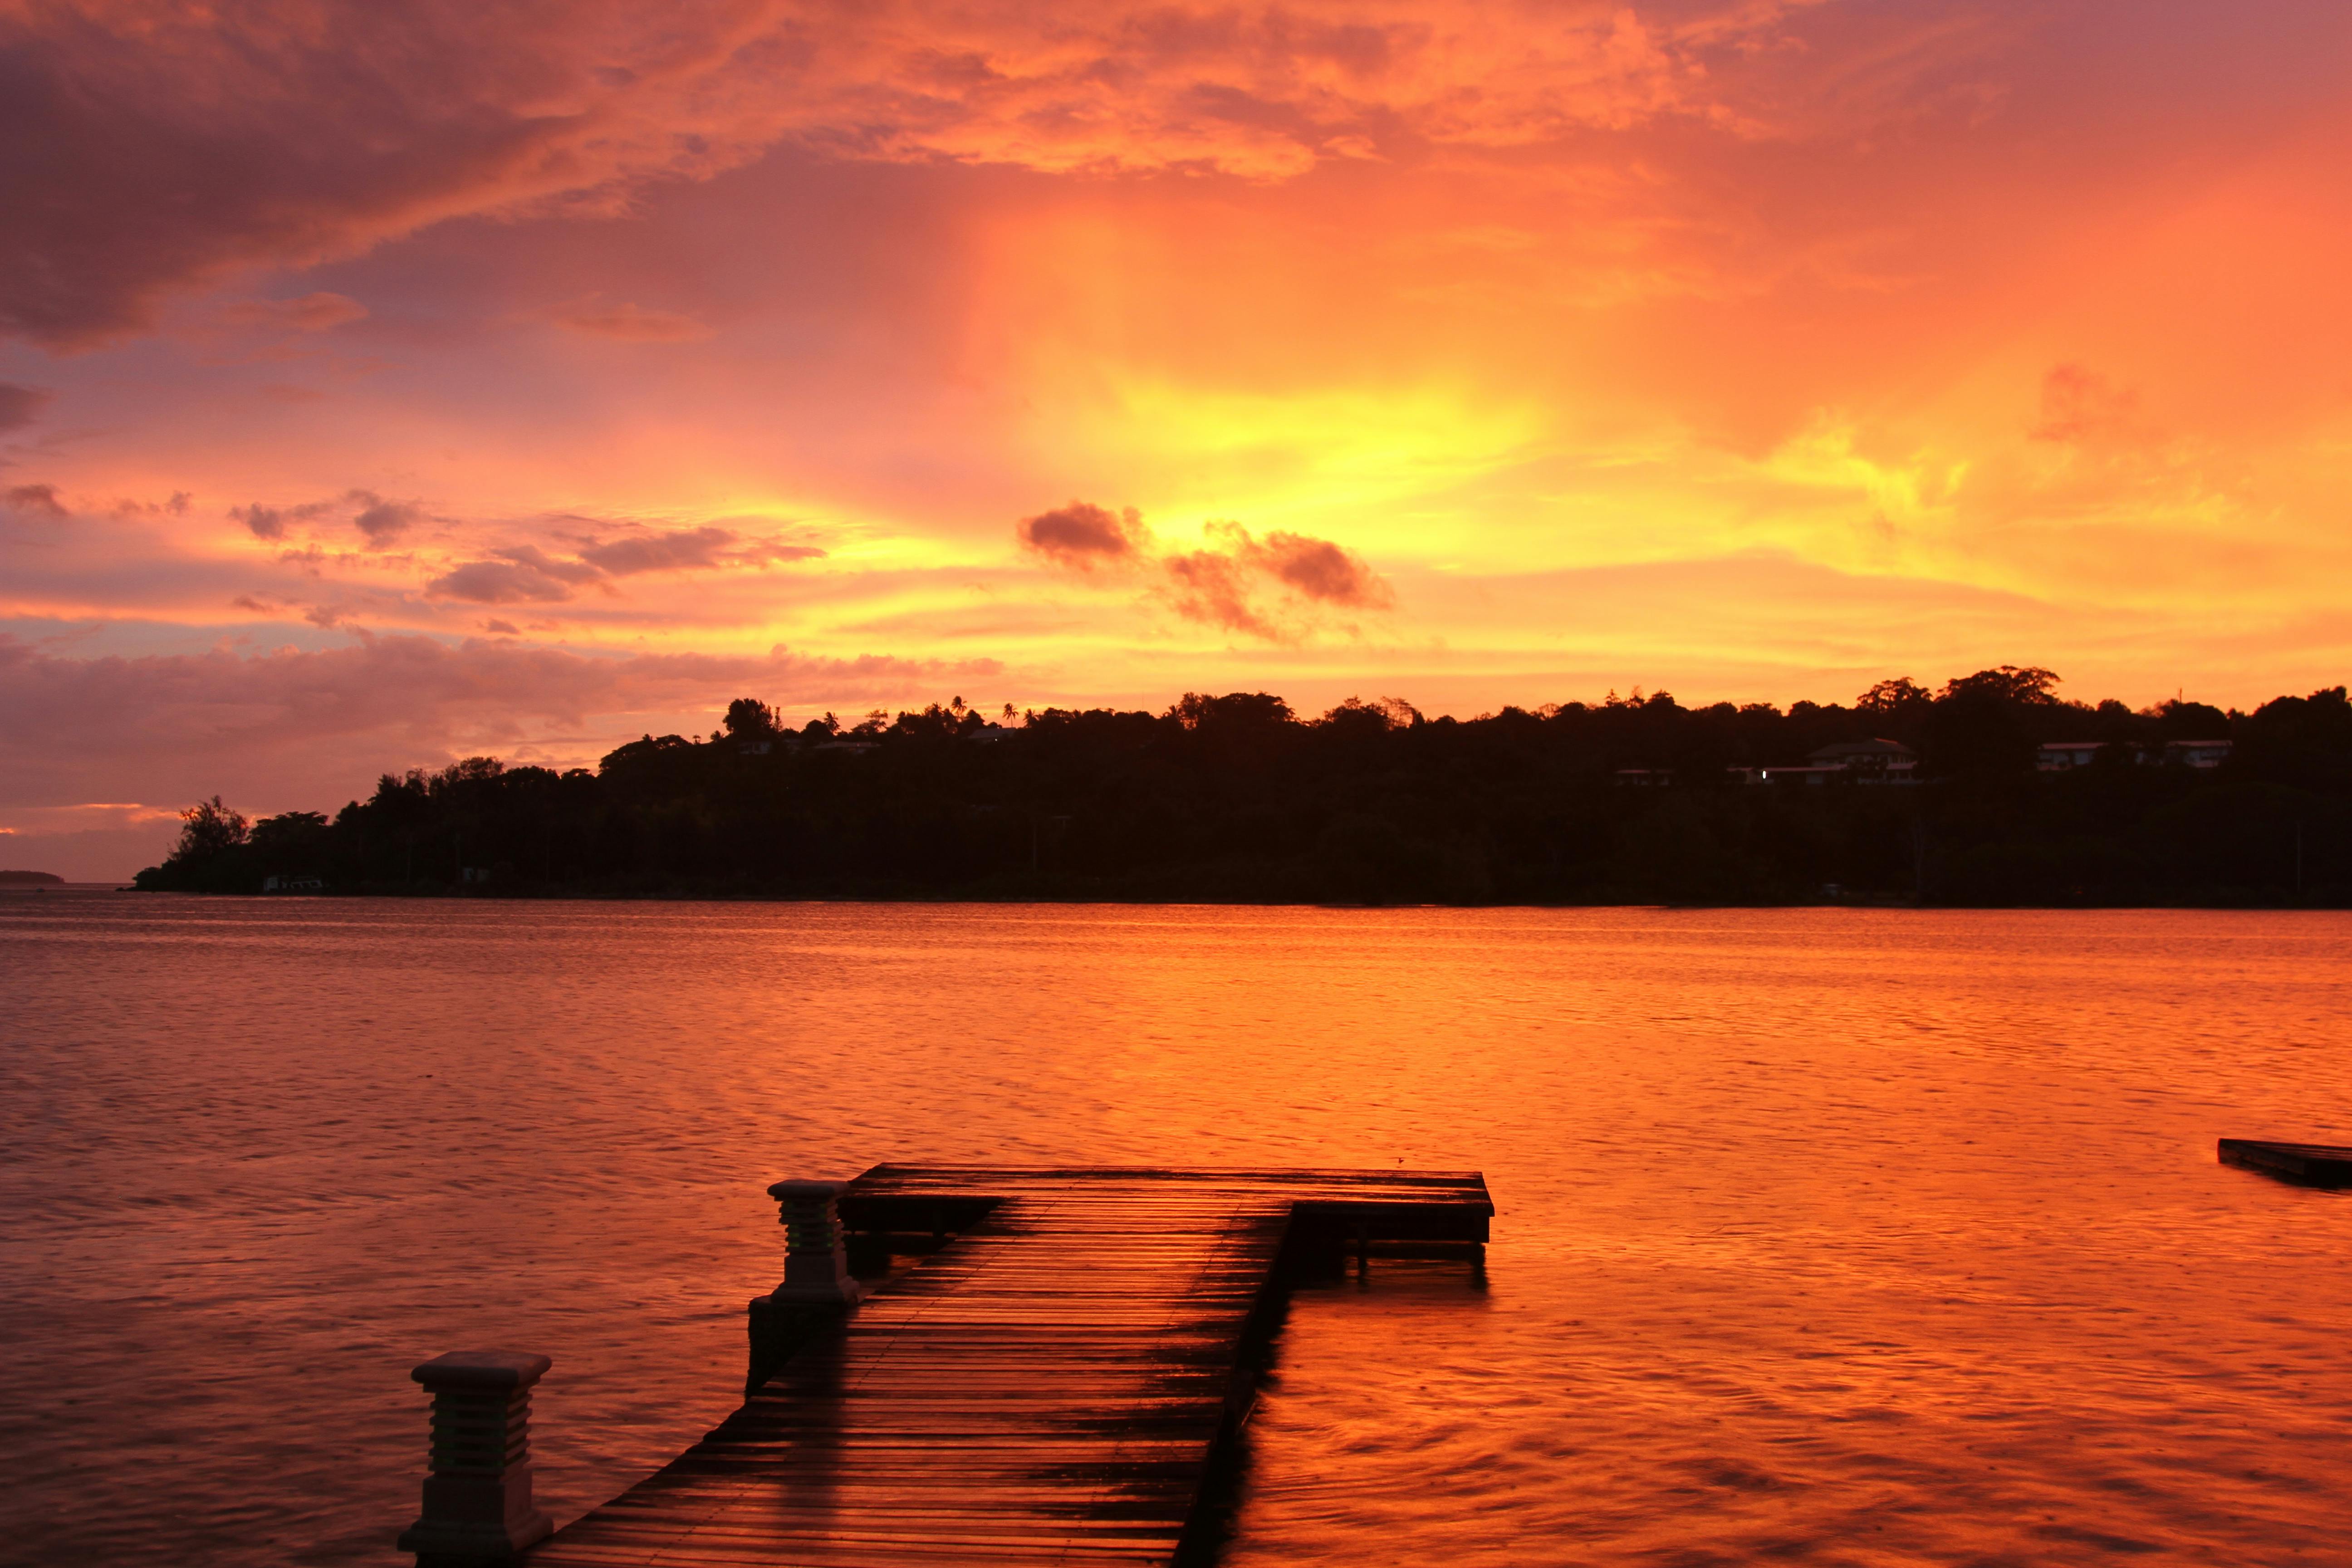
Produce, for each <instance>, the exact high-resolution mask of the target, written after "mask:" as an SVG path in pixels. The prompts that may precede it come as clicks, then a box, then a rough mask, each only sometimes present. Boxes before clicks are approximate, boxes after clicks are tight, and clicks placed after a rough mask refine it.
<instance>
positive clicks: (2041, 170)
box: [0, 0, 2352, 859]
mask: <svg viewBox="0 0 2352 1568" xmlns="http://www.w3.org/2000/svg"><path fill="white" fill-rule="evenodd" d="M0 61H5V67H0V69H4V70H5V78H0V105H5V107H0V137H5V141H6V144H7V145H8V146H9V147H10V148H11V149H12V152H11V154H10V156H9V157H7V158H6V159H5V160H0V213H5V215H7V216H5V221H0V333H4V334H5V337H0V729H5V738H0V747H5V748H6V749H7V750H6V752H5V754H6V755H7V757H8V758H9V766H8V767H7V768H6V769H5V773H6V775H7V778H8V780H9V783H8V784H7V785H6V796H7V797H6V798H5V799H0V826H5V827H12V828H13V829H14V830H15V832H16V834H17V835H19V836H20V842H24V843H28V842H30V839H31V838H32V837H40V836H43V835H55V834H75V833H86V832H89V831H95V830H98V829H100V828H102V829H104V830H105V831H110V832H131V831H132V830H133V829H134V828H135V827H136V826H137V824H138V823H140V822H145V821H152V820H155V818H154V816H153V814H154V813H156V812H159V811H162V810H164V809H165V808H166V807H167V806H169V805H176V804H180V803H183V802H184V800H185V799H186V798H189V797H191V796H193V795H197V794H200V793H201V794H209V793H211V792H212V791H213V790H215V789H226V790H229V791H231V792H232V793H241V795H242V798H243V800H244V803H245V804H247V805H248V806H249V807H251V808H254V809H259V810H276V809H283V808H287V807H290V806H294V805H322V804H323V805H332V804H335V803H338V802H340V800H341V799H342V798H344V797H345V796H347V795H351V794H353V793H361V792H363V791H364V789H365V787H366V785H367V784H368V783H369V782H370V781H371V780H372V779H373V775H374V773H376V772H378V771H381V770H383V769H384V768H391V767H402V766H407V765H412V764H418V763H425V764H431V763H439V762H443V761H446V760H447V759H448V758H450V757H452V756H455V755H461V754H465V753H467V752H474V751H482V750H491V751H497V752H501V753H503V754H505V755H507V756H508V757H509V758H513V759H526V760H534V761H545V762H551V763H574V762H580V761H589V760H593V757H594V756H595V755H596V754H598V753H599V752H602V751H603V750H604V749H605V748H606V747H608V746H609V745H610V744H611V743H613V742H614V741H615V740H617V739H621V738H625V737H629V736H634V735H635V734H636V733H638V732H639V731H644V730H654V731H661V730H665V729H678V728H685V727H700V728H708V727H709V722H710V720H709V714H710V713H711V712H712V711H714V710H716V709H717V708H718V707H719V706H723V704H724V702H725V700H727V699H728V698H730V697H731V696H736V695H743V694H751V695H758V696H761V697H765V698H767V699H769V700H773V701H775V702H776V703H778V705H779V706H781V707H782V708H783V709H784V710H786V711H787V713H789V714H791V715H793V716H794V717H801V716H805V715H806V714H809V713H814V712H817V711H822V710H826V709H832V710H839V711H842V712H845V713H848V712H857V711H863V710H866V709H867V708H870V707H873V706H877V705H884V704H889V705H901V704H908V703H919V702H920V701H923V700H940V699H944V698H946V697H947V696H949V695H950V694H955V695H961V696H964V697H966V698H968V699H970V700H974V701H977V702H981V703H984V704H985V705H987V706H989V707H994V706H995V705H996V704H998V703H1000V702H1003V701H1006V700H1010V701H1013V702H1015V703H1018V704H1024V705H1030V704H1045V703H1058V704H1065V705H1066V704H1073V703H1087V704H1091V703H1097V702H1111V703H1119V704H1122V705H1149V706H1151V707H1155V708H1157V707H1161V706H1164V705H1165V704H1166V702H1167V701H1168V700H1170V699H1171V698H1172V697H1173V696H1174V695H1175V694H1177V693H1178V692H1180V691H1181V690H1184V689H1216V690H1223V689H1235V688H1246V689H1269V690H1274V691H1278V692H1281V693H1283V694H1285V695H1286V696H1288V697H1290V698H1291V699H1292V700H1293V701H1294V702H1295V703H1297V705H1298V706H1300V707H1302V708H1307V709H1313V708H1318V707H1320V706H1324V705H1328V703H1329V702H1331V701H1334V700H1338V699H1339V698H1341V697H1344V696H1347V695H1349V694H1351V693H1360V694H1362V695H1364V696H1366V697H1371V696H1374V695H1377V694H1384V693H1392V694H1395V695H1399V696H1402V697H1406V698H1409V699H1410V700H1413V701H1414V702H1416V703H1418V704H1419V705H1421V706H1422V707H1423V708H1424V709H1426V710H1431V711H1441V710H1453V711H1458V712H1465V713H1467V712H1475V711H1478V710H1483V709H1491V708H1494V707H1496V706H1499V705H1501V704H1503V703H1506V702H1517V703H1521V704H1524V705H1530V706H1531V705H1534V704H1537V703H1540V702H1543V701H1547V700H1567V699H1570V698H1584V699H1591V698H1595V697H1598V696H1599V695H1600V694H1601V692H1603V691H1604V690H1606V689H1611V688H1615V689H1627V688H1630V687H1631V686H1633V685H1635V684H1637V683H1638V684H1641V685H1643V686H1645V687H1648V688H1651V689H1656V688H1659V687H1666V688H1669V689H1672V690H1674V691H1675V693H1676V694H1677V695H1678V696H1680V697H1682V698H1683V699H1684V700H1685V701H1693V700H1717V699H1720V698H1730V699H1734V700H1770V701H1775V702H1783V703H1785V702H1787V701H1790V700H1794V699H1798V698H1810V699H1812V700H1823V701H1829V700H1847V699H1850V698H1851V697H1852V696H1853V693H1855V692H1857V691H1859V690H1861V689H1863V688H1864V687H1866V686H1867V685H1869V684H1870V683H1871V682H1872V681H1874V680H1876V679H1880V678H1882V677H1885V676H1889V675H1896V674H1910V675H1914V676H1916V677H1918V678H1919V679H1923V680H1928V681H1931V682H1932V681H1934V680H1937V679H1942V678H1944V677H1946V676H1948V675H1951V674H1955V673H1960V672H1964V671H1965V670H1968V669H1972V668H1979V667H1981V666H1984V665H1988V664H1993V663H1999V662H2004V661H2006V662H2017V663H2032V664H2039V665H2045V666H2049V667H2052V668H2057V669H2058V670H2060V671H2061V673H2062V674H2063V675H2064V676H2065V677H2066V678H2067V681H2068V687H2067V689H2068V691H2069V692H2071V693H2073V694H2074V695H2081V696H2090V697H2098V696H2109V695H2113V696H2120V697H2123V698H2125V699H2126V700H2131V701H2134V702H2146V701H2149V700H2154V699H2156V698H2158V697H2159V696H2164V695H2169V694H2171V693H2172V692H2173V691H2174V690H2175V689H2176V688H2179V689H2186V690H2187V691H2188V693H2189V695H2190V696H2193V697H2198V698H2201V699H2203V700H2209V701H2215V702H2221V703H2248V702H2253V701H2258V700H2263V699H2264V698H2267V697H2269V696H2272V695H2274V694H2276V693H2278V692H2281V691H2290V690H2293V691H2301V690H2305V689H2310V688H2313V687H2315V686H2318V685H2322V684H2334V683H2336V681H2338V680H2341V679H2343V677H2344V666H2345V663H2346V659H2345V653H2346V645H2347V626H2352V619H2347V603H2346V590H2345V587H2344V584H2345V583H2346V582H2347V571H2346V567H2347V562H2346V560H2345V555H2346V542H2345V541H2346V533H2347V530H2346V526H2345V522H2344V507H2345V495H2346V492H2347V487H2346V483H2345V480H2346V476H2347V461H2352V368H2347V367H2352V354H2347V346H2352V345H2347V326H2352V306H2347V296H2346V290H2345V289H2344V287H2343V282H2342V280H2343V278H2344V277H2345V276H2346V270H2347V268H2346V265H2345V264H2346V262H2347V254H2346V252H2347V243H2346V240H2347V225H2352V212H2347V205H2352V194H2347V193H2348V192H2352V182H2347V181H2346V180H2345V178H2344V176H2343V171H2344V169H2345V167H2346V163H2347V153H2352V142H2347V130H2352V102H2347V91H2346V89H2345V86H2344V84H2345V82H2346V81H2347V79H2352V78H2347V66H2352V13H2347V11H2346V9H2345V8H2344V7H2342V6H2341V5H2321V4H2305V3H2299V0H2288V3H2284V4H2280V5H2265V6H2263V7H2259V8H2251V9H2248V8H2230V7H2217V6H2212V5H2190V4H2186V3H2179V4H2173V3H2164V0H2158V3H2155V4H2145V3H2143V4H2134V5H2123V4H2083V3H2068V0H2060V3H2058V4H2036V5H2024V4H2021V3H2015V0H2002V3H1984V4H1962V3H1947V0H1925V3H1923V4H1919V5H1872V4H1861V3H1859V0H1820V3H1814V4H1800V3H1793V0H1791V3H1778V0H1682V3H1676V4H1666V5H1647V6H1645V5H1631V6H1627V5H1575V4H1548V5H1533V4H1529V5H1496V6H1480V7H1465V6H1452V5H1433V4H1427V3H1425V0H1411V3H1408V0H1389V3H1366V4H1357V5H1338V4H1307V5H1284V6H1265V7H1230V6H1224V5H1217V6H1201V7H1194V8H1187V7H1185V6H1182V5H1173V6H1170V5H1158V6H1141V5H1129V6H1119V5H1071V6H1056V7H1035V6H1021V5H990V4H985V3H983V4H980V5H955V6H948V5H928V4H891V3H887V0H886V3H884V4H879V5H867V6H860V7H855V8H844V7H835V6H831V5H819V4H802V3H768V0H726V3H723V4H722V3H719V0H710V3H708V4H687V5H678V6H667V7H661V8H658V10H657V11H649V10H646V8H644V7H641V6H634V5H621V4H618V3H614V4H609V5H596V4H584V5H572V4H554V3H548V4H538V5H528V4H527V5H520V6H509V7H496V8H488V9H486V8H482V7H478V6H472V5H456V4H454V3H450V4H443V3H441V0H419V3H417V4H414V5H404V6H399V7H381V6H367V5H357V4H337V3H331V0H316V3H308V4H303V3H292V0H289V3H278V4H264V3H257V4H230V5H222V6H217V7H213V8H209V9H205V10H202V11H194V10H189V9H187V8H184V7H163V6H149V5H142V4H137V3H130V0H126V3H119V4H109V3H99V0H89V3H86V4H82V5H28V4H19V3H14V0H0ZM1074 508H1079V509H1092V510H1084V511H1077V510H1071V509H1074ZM1130 509H1131V510H1132V512H1133V514H1134V516H1133V521H1132V522H1131V524H1130V523H1129V522H1125V521H1120V520H1122V519H1124V518H1125V517H1126V514H1127V513H1128V512H1129V510H1130ZM1065 513H1066V514H1067V515H1068V516H1071V517H1077V518H1092V517H1097V516H1099V517H1100V518H1103V519H1108V520H1110V525H1109V526H1110V528H1111V531H1110V532H1109V533H1108V534H1105V535H1103V536H1102V537H1103V538H1105V539H1108V540H1111V541H1114V542H1116V545H1117V547H1116V548H1102V549H1095V548H1082V547H1080V544H1073V543H1070V542H1069V541H1070V540H1071V539H1076V538H1077V537H1078V536H1077V535H1068V536H1067V537H1066V538H1064V543H1063V545H1062V546H1060V547H1055V548H1045V547H1041V546H1040V545H1039V544H1038V543H1037V542H1035V540H1034V539H1033V538H1032V537H1031V535H1032V533H1034V530H1031V529H1027V528H1025V527H1024V520H1035V519H1040V518H1044V517H1045V516H1047V515H1048V514H1054V515H1057V516H1058V515H1063V514H1065ZM1048 532H1050V530H1048ZM1041 537H1042V536H1041ZM1057 537H1060V536H1057ZM1089 537H1091V536H1089ZM1081 543H1083V541H1081ZM141 803H148V804H143V805H142V804H141ZM142 812H144V813H147V814H149V815H148V816H144V817H142V816H139V815H138V814H140V813H142ZM139 831H141V832H146V833H147V834H148V837H152V831H150V830H148V829H143V828H142V829H139ZM93 842H95V841H93ZM141 842H142V843H144V842H145V839H143V838H142V840H141ZM7 843H8V840H7V839H5V838H0V859H7V858H22V857H21V856H18V855H16V852H14V851H11V850H8V849H6V848H5V845H6V844H7Z"/></svg>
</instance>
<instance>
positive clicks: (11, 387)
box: [0, 381, 49, 433]
mask: <svg viewBox="0 0 2352 1568" xmlns="http://www.w3.org/2000/svg"><path fill="white" fill-rule="evenodd" d="M48 401H49V394H47V393H46V392H43V391H42V390H41V389H40V388H38V387H36V386H17V385H15V384H12V383H9V382H5V381H0V433H5V432H7V431H10V430H21V429H23V428H24V427H25V426H27V425H30V424H31V423H32V422H33V421H34V420H35V419H37V418H38V417H39V416H40V413H41V410H42V409H43V408H45V407H47V405H48Z"/></svg>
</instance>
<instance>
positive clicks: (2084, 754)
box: [2033, 741, 2107, 773]
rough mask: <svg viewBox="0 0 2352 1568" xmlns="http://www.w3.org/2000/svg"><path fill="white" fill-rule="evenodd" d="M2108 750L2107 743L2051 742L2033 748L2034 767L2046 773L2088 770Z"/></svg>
mask: <svg viewBox="0 0 2352 1568" xmlns="http://www.w3.org/2000/svg"><path fill="white" fill-rule="evenodd" d="M2106 749H2107V743H2106V742H2105V741H2051V742H2045V743H2044V744H2042V745H2039V746H2036V747H2034V748H2033V766H2034V768H2035V770H2036V771H2037V772H2041V773H2067V772H2070V771H2072V770H2073V769H2075V768H2087V767H2089V766H2090V765H2091V763H2093V762H2095V761H2096V760H2097V758H2098V755H2099V753H2100V752H2104V751H2105V750H2106Z"/></svg>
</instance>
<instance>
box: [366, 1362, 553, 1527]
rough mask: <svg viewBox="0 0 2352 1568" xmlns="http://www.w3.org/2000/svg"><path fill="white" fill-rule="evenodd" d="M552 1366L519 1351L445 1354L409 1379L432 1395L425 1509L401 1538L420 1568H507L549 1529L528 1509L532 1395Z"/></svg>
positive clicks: (544, 1519)
mask: <svg viewBox="0 0 2352 1568" xmlns="http://www.w3.org/2000/svg"><path fill="white" fill-rule="evenodd" d="M551 1364H553V1363H551V1362H550V1361H549V1360H548V1359H547V1357H545V1356H543V1355H531V1354H530V1353H528V1352H522V1351H452V1352H449V1353H448V1354H447V1355H438V1356H435V1357H434V1358H433V1359H432V1360H431V1361H428V1362H426V1363H425V1364H424V1365H422V1366H420V1367H417V1368H416V1369H415V1371H413V1372H411V1373H409V1374H408V1375H409V1376H411V1377H413V1378H415V1380H416V1381H417V1382H419V1383H421V1384H424V1385H425V1392H427V1393H429V1394H432V1395H433V1472H432V1474H430V1475H428V1476H426V1477H425V1510H424V1512H423V1513H422V1514H421V1515H420V1516H419V1517H418V1519H417V1521H416V1522H415V1524H412V1525H410V1526H409V1527H408V1529H407V1530H406V1531H404V1532H403V1533H402V1535H401V1537H400V1550H401V1551H403V1552H415V1553H416V1563H417V1568H489V1565H491V1564H502V1563H514V1562H516V1561H518V1560H519V1557H520V1553H521V1552H522V1551H523V1550H524V1549H525V1548H526V1547H528V1546H530V1545H531V1544H532V1543H534V1542H538V1541H540V1540H541V1539H542V1538H543V1537H545V1536H546V1535H547V1534H549V1533H550V1532H551V1531H553V1530H554V1528H555V1521H552V1520H551V1519H549V1518H548V1517H547V1515H546V1514H544V1513H542V1512H541V1511H540V1510H538V1509H536V1508H534V1507H532V1506H531V1500H530V1388H531V1384H535V1383H537V1382H538V1381H539V1380H540V1379H541V1377H542V1376H544V1375H545V1374H546V1372H547V1369H548V1367H549V1366H551Z"/></svg>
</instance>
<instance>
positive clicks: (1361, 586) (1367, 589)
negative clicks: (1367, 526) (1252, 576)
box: [1242, 531, 1396, 610]
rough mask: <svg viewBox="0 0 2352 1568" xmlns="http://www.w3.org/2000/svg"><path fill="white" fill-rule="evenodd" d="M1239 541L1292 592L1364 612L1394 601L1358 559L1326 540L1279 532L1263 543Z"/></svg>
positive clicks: (1392, 595)
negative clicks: (1363, 610)
mask: <svg viewBox="0 0 2352 1568" xmlns="http://www.w3.org/2000/svg"><path fill="white" fill-rule="evenodd" d="M1242 538H1243V542H1244V548H1246V549H1247V550H1248V552H1249V553H1250V555H1251V558H1252V559H1253V561H1254V562H1255V563H1256V564H1258V565H1260V566H1262V567H1263V568H1264V569H1265V570H1266V571H1267V572H1270V573H1272V574H1274V576H1275V577H1276V579H1277V580H1278V581H1280V582H1281V583H1282V584H1283V585H1284V586H1285V587H1286V588H1288V589H1290V590H1291V591H1292V592H1294V593H1297V594H1300V595H1305V596H1306V597H1307V598H1309V599H1315V600H1319V601H1320V602H1322V603H1323V604H1327V605H1348V606H1349V607H1351V608H1355V609H1365V610H1377V609H1386V608H1387V607H1388V606H1389V605H1392V604H1394V603H1395V602H1396V595H1395V594H1394V592H1393V591H1391V589H1390V587H1389V585H1388V584H1387V583H1386V582H1384V581H1383V580H1382V579H1381V576H1380V575H1379V574H1377V573H1375V572H1374V571H1373V570H1372V569H1371V568H1370V566H1368V565H1366V564H1365V563H1364V562H1363V560H1362V558H1361V557H1360V556H1356V555H1351V554H1349V552H1347V551H1345V550H1342V549H1341V548H1340V547H1339V546H1338V545H1336V544H1334V543H1332V542H1330V541H1329V540H1328V539H1312V538H1309V537H1308V536H1307V535H1306V534H1303V533H1283V532H1280V531H1276V532H1273V533H1269V534H1267V535H1266V536H1265V542H1264V543H1263V544H1257V543H1253V542H1250V541H1249V536H1248V535H1247V534H1244V535H1243V536H1242Z"/></svg>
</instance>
